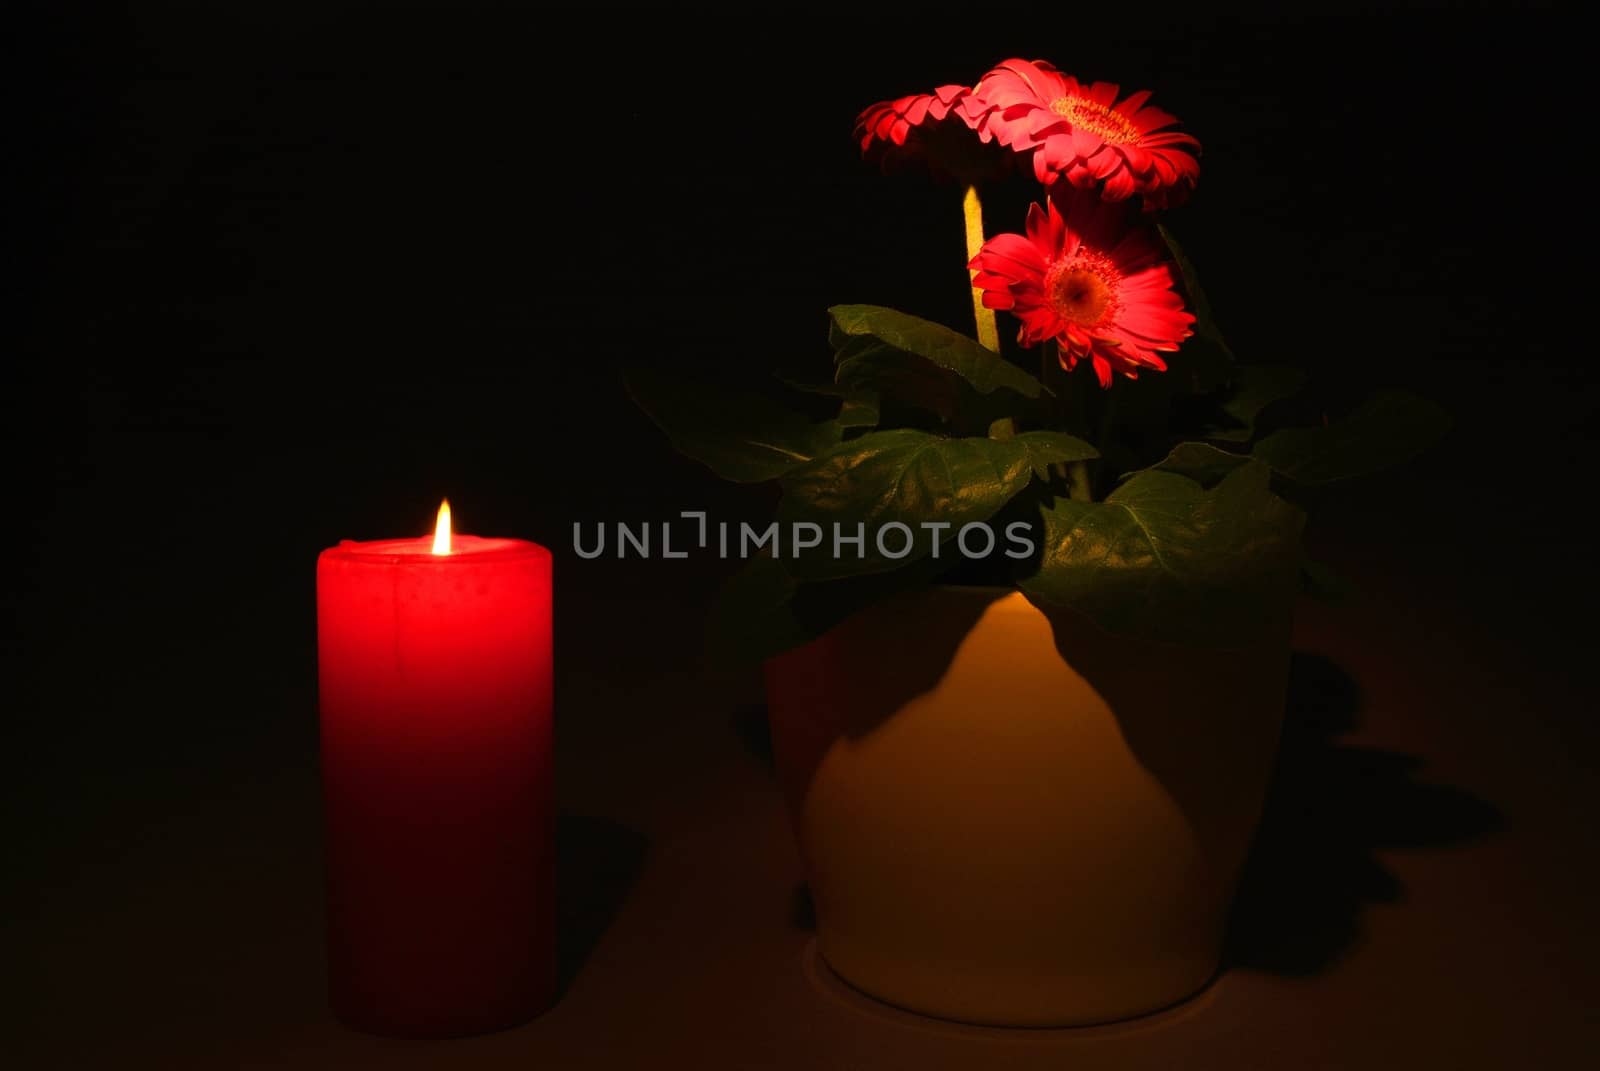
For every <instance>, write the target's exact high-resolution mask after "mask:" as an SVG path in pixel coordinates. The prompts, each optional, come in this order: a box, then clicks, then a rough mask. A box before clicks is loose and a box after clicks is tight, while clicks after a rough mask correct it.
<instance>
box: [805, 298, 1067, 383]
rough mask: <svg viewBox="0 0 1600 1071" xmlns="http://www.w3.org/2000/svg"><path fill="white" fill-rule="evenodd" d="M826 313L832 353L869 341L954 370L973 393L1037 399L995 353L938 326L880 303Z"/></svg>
mask: <svg viewBox="0 0 1600 1071" xmlns="http://www.w3.org/2000/svg"><path fill="white" fill-rule="evenodd" d="M828 315H829V316H830V317H832V319H833V327H832V330H831V331H830V332H829V336H830V341H831V342H832V343H833V347H834V349H835V351H839V352H843V351H844V350H845V349H846V347H847V344H848V343H849V342H850V341H851V340H852V339H860V338H871V339H876V340H878V341H879V342H882V343H884V344H885V345H886V346H889V347H891V348H892V349H896V350H900V351H901V352H903V353H909V354H913V355H915V356H917V357H921V358H922V359H923V360H925V361H928V362H929V363H931V364H933V365H935V366H937V367H939V368H943V369H945V370H946V371H949V372H954V373H955V374H956V375H958V376H960V377H961V378H962V379H964V380H965V381H966V382H967V383H969V384H971V386H972V388H973V389H974V390H976V391H977V392H978V393H979V394H990V393H993V392H994V391H996V390H999V389H1001V388H1006V389H1008V390H1013V391H1016V392H1017V393H1018V394H1020V395H1022V396H1023V397H1024V398H1037V397H1039V395H1040V393H1041V392H1042V391H1043V389H1044V388H1043V387H1042V386H1041V385H1040V384H1039V381H1038V380H1037V379H1035V378H1034V377H1033V376H1030V375H1029V374H1028V373H1026V372H1024V371H1023V370H1022V369H1020V368H1018V367H1017V366H1016V365H1014V364H1012V363H1011V362H1009V361H1007V360H1006V359H1005V358H1004V357H1001V356H1000V355H999V354H998V353H995V352H994V351H993V350H990V349H986V348H985V347H983V346H980V345H979V344H978V343H977V342H976V341H974V340H973V339H970V338H968V337H967V336H966V335H963V334H961V333H960V332H957V331H952V330H950V328H948V327H945V326H944V325H943V324H936V323H934V322H933V321H931V320H923V319H921V318H919V317H916V316H911V315H909V314H907V313H903V312H899V311H897V310H895V309H888V308H884V307H883V306H881V305H835V306H833V307H832V308H831V309H829V310H828ZM841 363H842V362H841Z"/></svg>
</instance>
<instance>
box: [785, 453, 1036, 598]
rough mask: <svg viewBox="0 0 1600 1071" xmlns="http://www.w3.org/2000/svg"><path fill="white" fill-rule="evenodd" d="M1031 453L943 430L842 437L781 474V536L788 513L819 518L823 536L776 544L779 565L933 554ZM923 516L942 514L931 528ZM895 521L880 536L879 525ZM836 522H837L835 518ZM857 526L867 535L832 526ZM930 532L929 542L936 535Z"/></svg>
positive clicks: (894, 562) (1021, 475) (796, 569)
mask: <svg viewBox="0 0 1600 1071" xmlns="http://www.w3.org/2000/svg"><path fill="white" fill-rule="evenodd" d="M1030 459H1031V454H1030V452H1029V450H1028V448H1027V447H1026V446H1024V445H1022V444H1021V443H1019V442H1017V441H1016V440H1015V439H1008V440H1005V441H1003V442H1001V441H996V440H993V439H979V438H966V439H947V438H943V437H941V436H938V435H930V434H929V433H927V432H923V431H915V430H911V429H907V428H902V429H898V430H895V431H876V432H869V433H867V434H866V435H862V436H861V437H859V438H856V439H852V440H850V441H848V442H845V443H841V444H839V445H838V446H836V447H834V448H832V449H831V450H829V451H828V452H827V453H825V454H823V455H821V456H820V457H818V458H817V459H816V460H815V461H812V462H810V463H808V464H806V465H802V466H800V467H799V468H797V469H794V470H793V471H791V472H789V473H788V474H787V475H786V476H785V477H784V479H783V499H782V500H781V501H780V502H779V503H778V521H779V524H780V536H781V537H783V538H785V539H789V538H791V537H792V534H793V531H794V525H795V524H796V523H803V522H809V523H811V524H815V525H818V526H820V527H821V529H822V544H821V545H820V546H817V547H815V548H810V549H807V550H800V551H799V552H798V554H795V553H794V552H793V551H792V548H791V547H790V546H789V545H787V544H786V545H783V546H781V547H780V548H779V556H780V557H782V558H784V559H786V560H787V568H788V569H789V570H790V571H791V572H792V573H794V575H795V576H796V577H799V578H801V579H812V580H820V579H826V578H829V577H840V576H852V575H857V574H862V573H873V572H882V571H885V570H889V569H897V568H899V567H901V566H902V565H904V564H906V563H907V562H909V561H914V560H916V559H918V558H921V557H924V556H929V555H933V554H936V553H937V551H936V549H935V548H936V546H937V545H938V544H940V543H943V542H946V541H948V540H950V539H952V538H954V537H955V535H956V532H957V531H958V530H959V529H960V528H961V526H962V525H965V524H970V523H972V522H974V521H984V520H988V519H989V518H990V517H992V516H993V515H994V514H995V513H996V512H998V511H999V509H1000V508H1001V507H1002V506H1004V505H1005V504H1006V502H1008V501H1009V500H1010V499H1011V497H1012V496H1013V495H1015V494H1016V493H1017V492H1018V491H1020V490H1022V489H1023V488H1024V487H1026V486H1027V485H1028V483H1029V481H1030V480H1031V479H1032V467H1031V463H1030ZM924 523H935V524H937V523H943V524H946V525H948V526H949V527H945V528H942V529H939V530H937V531H935V530H930V529H924V528H922V525H923V524H924ZM890 524H901V525H905V526H906V527H907V528H909V529H910V538H909V539H908V538H907V536H906V533H905V532H903V531H901V530H898V529H896V530H894V531H891V532H886V533H884V543H885V546H886V547H887V548H888V549H889V550H890V551H891V552H893V553H894V554H896V555H898V554H899V552H900V550H901V548H902V547H903V546H905V545H906V544H909V549H908V550H907V551H906V553H905V554H904V555H902V556H897V557H896V556H887V555H884V554H883V553H881V552H880V550H879V547H878V536H879V532H880V529H883V528H884V527H885V526H886V525H890ZM836 526H837V527H836ZM858 526H859V531H860V532H862V533H864V535H865V545H864V546H863V547H862V548H860V549H859V551H858V549H857V548H856V547H855V546H854V545H853V544H840V546H839V547H838V548H837V549H838V550H839V553H837V554H836V553H835V550H836V548H835V546H834V542H833V540H834V533H835V531H838V532H840V533H842V534H843V535H845V536H854V535H855V534H856V533H857V532H858ZM936 540H937V543H936Z"/></svg>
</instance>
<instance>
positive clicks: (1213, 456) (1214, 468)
mask: <svg viewBox="0 0 1600 1071" xmlns="http://www.w3.org/2000/svg"><path fill="white" fill-rule="evenodd" d="M1249 463H1250V458H1249V457H1248V456H1247V455H1245V454H1234V453H1230V452H1228V451H1227V450H1222V449H1219V448H1217V447H1215V446H1212V445H1211V444H1210V443H1179V444H1178V445H1177V446H1174V447H1173V448H1172V450H1171V452H1170V453H1168V454H1167V456H1166V457H1164V458H1162V459H1161V460H1160V461H1158V462H1156V463H1155V464H1154V465H1151V466H1150V467H1151V468H1152V469H1155V470H1157V471H1160V472H1175V473H1177V474H1178V475H1180V476H1187V477H1189V479H1191V480H1193V481H1194V482H1196V483H1198V484H1199V485H1200V486H1202V487H1211V486H1212V485H1214V484H1217V483H1220V482H1221V481H1222V478H1223V477H1224V476H1226V475H1228V473H1230V472H1232V471H1233V470H1234V469H1236V468H1238V467H1239V466H1240V465H1248V464H1249ZM1128 475H1129V477H1130V478H1131V477H1133V476H1136V475H1138V473H1129V474H1128Z"/></svg>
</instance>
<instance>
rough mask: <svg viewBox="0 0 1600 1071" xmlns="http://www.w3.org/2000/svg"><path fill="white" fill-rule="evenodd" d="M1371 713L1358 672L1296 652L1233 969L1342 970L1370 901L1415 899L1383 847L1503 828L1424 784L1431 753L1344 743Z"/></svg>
mask: <svg viewBox="0 0 1600 1071" xmlns="http://www.w3.org/2000/svg"><path fill="white" fill-rule="evenodd" d="M1360 710H1361V695H1360V691H1359V689H1358V688H1357V687H1356V684H1355V682H1354V681H1353V680H1351V679H1350V677H1349V675H1348V674H1346V673H1345V672H1344V671H1343V670H1342V669H1340V668H1339V667H1338V666H1337V665H1335V664H1334V663H1333V662H1331V661H1329V660H1328V659H1326V658H1323V657H1321V656H1320V655H1314V654H1306V653H1303V652H1296V653H1295V655H1294V661H1293V664H1292V666H1291V669H1290V675H1289V698H1288V705H1287V708H1286V710H1285V713H1284V724H1283V739H1282V743H1281V744H1280V746H1279V749H1278V760H1277V767H1276V769H1275V771H1274V773H1273V778H1272V783H1271V786H1270V787H1269V788H1268V790H1267V800H1266V806H1265V808H1264V810H1263V814H1262V820H1261V827H1260V830H1259V831H1258V832H1257V834H1256V839H1255V844H1254V846H1253V847H1252V848H1251V850H1250V856H1249V859H1248V860H1247V861H1246V863H1245V869H1244V873H1243V876H1242V877H1241V879H1240V885H1239V891H1238V894H1237V896H1236V898H1235V900H1234V906H1233V914H1232V916H1231V919H1230V923H1229V929H1228V937H1227V941H1226V944H1225V946H1224V949H1223V965H1224V967H1249V968H1253V969H1256V970H1264V971H1270V972H1273V973H1277V974H1290V975H1308V974H1315V973H1318V972H1320V971H1323V970H1325V969H1327V968H1329V967H1331V966H1333V965H1334V964H1335V963H1336V962H1337V961H1338V959H1339V958H1340V956H1341V955H1343V954H1344V952H1346V951H1347V950H1348V949H1349V948H1350V947H1351V946H1352V945H1354V943H1355V941H1356V938H1357V937H1358V936H1359V934H1360V929H1361V913H1362V912H1363V911H1364V910H1365V909H1366V908H1367V907H1368V906H1369V905H1372V904H1389V903H1396V902H1398V901H1400V900H1401V899H1402V898H1403V896H1404V891H1405V890H1404V889H1403V887H1402V886H1401V884H1400V882H1399V880H1398V879H1397V878H1396V877H1395V876H1394V875H1393V874H1392V873H1390V872H1389V871H1388V869H1386V868H1385V867H1384V866H1383V864H1382V863H1381V862H1380V861H1379V860H1378V858H1377V856H1376V853H1377V852H1378V851H1382V850H1406V849H1428V848H1443V847H1448V846H1451V845H1455V844H1460V843H1462V842H1465V841H1469V840H1472V839H1474V838H1477V837H1481V836H1483V835H1485V834H1487V833H1489V832H1491V831H1493V830H1495V829H1496V828H1498V827H1499V825H1500V823H1501V817H1502V816H1501V814H1500V812H1499V810H1498V809H1496V808H1495V807H1494V806H1493V805H1492V804H1490V803H1488V802H1486V801H1484V800H1482V799H1480V798H1478V797H1477V796H1474V795H1472V794H1471V793H1469V792H1466V791H1464V790H1462V789H1459V788H1454V787H1451V786H1449V785H1437V784H1429V783H1427V782H1425V781H1421V780H1418V777H1417V775H1418V773H1419V771H1420V770H1421V768H1422V766H1423V760H1422V759H1421V758H1419V757H1417V756H1415V755H1406V754H1402V753H1400V752H1395V751H1381V750H1377V749H1374V748H1364V747H1352V746H1348V745H1343V744H1340V743H1339V741H1338V738H1339V737H1341V736H1344V735H1345V734H1347V733H1349V732H1352V731H1353V730H1354V729H1355V728H1356V727H1357V725H1358V724H1359V719H1358V716H1359V714H1360Z"/></svg>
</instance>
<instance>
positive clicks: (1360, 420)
mask: <svg viewBox="0 0 1600 1071" xmlns="http://www.w3.org/2000/svg"><path fill="white" fill-rule="evenodd" d="M1449 428H1450V418H1449V417H1448V416H1447V415H1446V414H1445V411H1444V410H1443V409H1441V408H1440V407H1439V406H1438V405H1436V404H1434V403H1433V402H1430V401H1428V400H1427V399H1424V398H1419V397H1417V396H1416V395H1414V394H1407V393H1405V392H1404V391H1384V392H1382V393H1379V394H1376V395H1374V396H1373V397H1372V398H1370V399H1368V400H1367V401H1366V402H1364V403H1363V404H1362V405H1361V406H1360V407H1359V408H1357V409H1356V410H1355V412H1353V413H1351V414H1350V415H1349V416H1348V417H1346V418H1345V419H1344V420H1341V421H1339V422H1338V423H1336V424H1330V425H1328V426H1326V427H1321V428H1284V429H1283V430H1282V431H1275V432H1273V433H1272V434H1271V435H1268V436H1267V437H1266V438H1265V439H1262V440H1261V441H1260V442H1259V443H1257V444H1256V447H1255V456H1256V457H1257V458H1259V459H1260V460H1262V461H1264V462H1266V463H1267V464H1268V465H1271V466H1272V468H1273V471H1275V472H1277V473H1279V474H1281V475H1283V476H1285V477H1287V478H1288V479H1290V480H1293V481H1294V482H1296V483H1300V484H1307V485H1311V484H1321V483H1332V482H1333V481H1335V480H1345V479H1350V478H1353V477H1356V476H1365V475H1367V474H1369V473H1373V472H1377V471H1379V470H1381V469H1385V468H1389V467H1391V466H1393V465H1398V464H1400V463H1401V462H1403V461H1408V460H1410V459H1411V458H1412V457H1415V456H1416V455H1417V454H1419V453H1421V452H1422V451H1423V450H1426V449H1427V448H1428V447H1430V446H1432V445H1434V444H1435V443H1437V442H1438V441H1439V440H1440V439H1442V438H1444V434H1445V432H1446V431H1448V430H1449Z"/></svg>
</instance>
